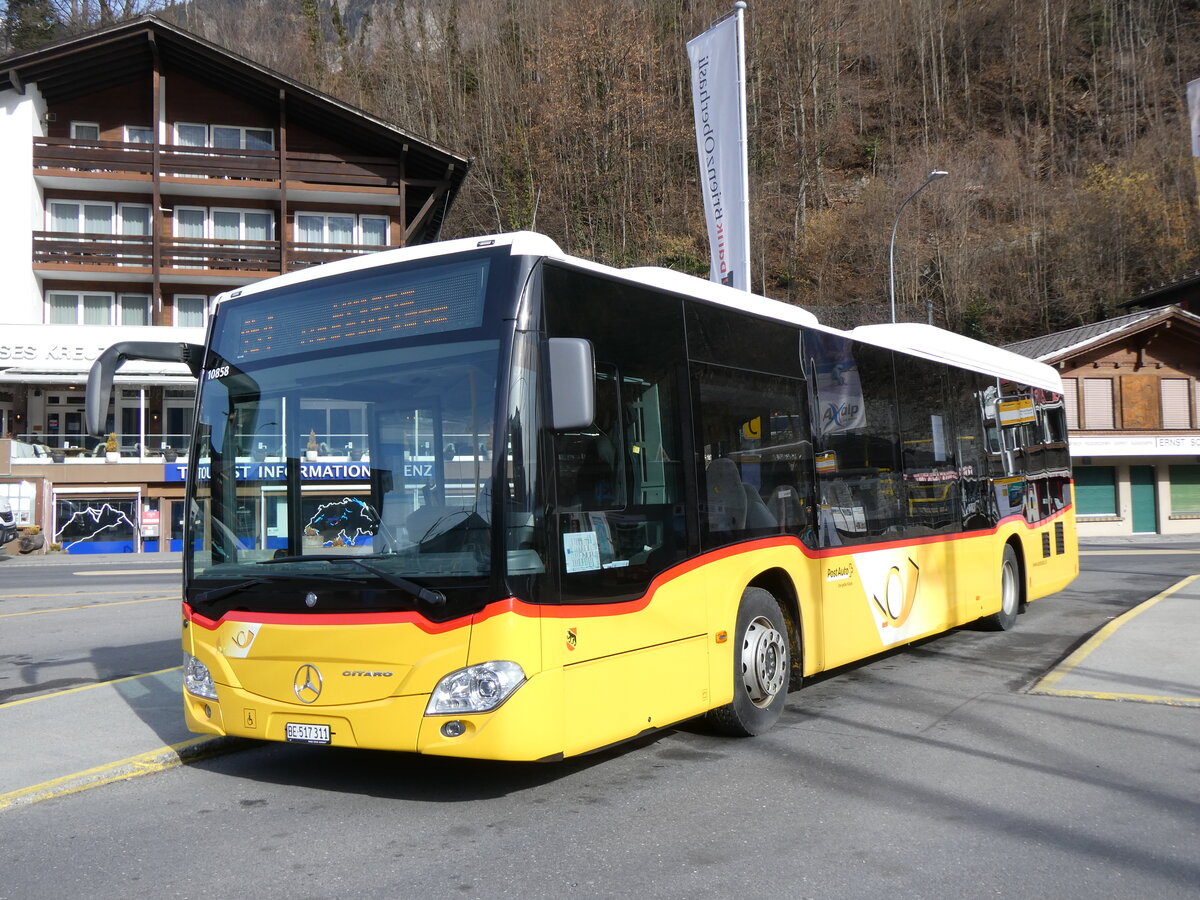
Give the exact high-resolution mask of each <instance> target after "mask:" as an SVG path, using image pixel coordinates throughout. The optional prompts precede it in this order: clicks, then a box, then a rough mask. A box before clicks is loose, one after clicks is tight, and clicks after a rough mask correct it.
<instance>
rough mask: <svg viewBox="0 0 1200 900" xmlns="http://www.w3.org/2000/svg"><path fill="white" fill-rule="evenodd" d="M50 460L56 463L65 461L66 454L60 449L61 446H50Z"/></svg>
mask: <svg viewBox="0 0 1200 900" xmlns="http://www.w3.org/2000/svg"><path fill="white" fill-rule="evenodd" d="M50 461H51V462H56V463H60V462H66V461H67V454H66V453H65V452H64V451H63V450H62V448H61V447H51V448H50Z"/></svg>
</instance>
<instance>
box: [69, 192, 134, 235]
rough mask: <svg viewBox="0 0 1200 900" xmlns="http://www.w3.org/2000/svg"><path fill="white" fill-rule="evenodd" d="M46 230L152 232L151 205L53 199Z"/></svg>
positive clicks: (132, 233)
mask: <svg viewBox="0 0 1200 900" xmlns="http://www.w3.org/2000/svg"><path fill="white" fill-rule="evenodd" d="M46 206H47V209H46V229H47V230H48V231H56V232H60V233H65V234H124V235H139V236H146V235H149V234H150V207H149V205H147V204H144V203H121V204H117V205H114V204H112V203H103V202H101V203H96V202H90V201H88V202H85V201H82V200H51V201H50V202H49V203H48V204H47V205H46Z"/></svg>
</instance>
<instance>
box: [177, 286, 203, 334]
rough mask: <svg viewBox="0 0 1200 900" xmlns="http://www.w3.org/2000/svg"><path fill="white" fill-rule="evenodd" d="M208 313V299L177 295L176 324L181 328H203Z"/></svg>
mask: <svg viewBox="0 0 1200 900" xmlns="http://www.w3.org/2000/svg"><path fill="white" fill-rule="evenodd" d="M207 312H208V298H207V297H201V296H193V295H190V294H176V295H175V315H174V317H173V319H174V324H175V325H178V326H179V327H180V328H203V327H204V325H205V322H206V316H207Z"/></svg>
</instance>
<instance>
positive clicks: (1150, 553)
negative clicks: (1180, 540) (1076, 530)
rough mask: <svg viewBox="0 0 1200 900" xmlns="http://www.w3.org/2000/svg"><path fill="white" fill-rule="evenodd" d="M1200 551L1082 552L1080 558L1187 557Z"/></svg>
mask: <svg viewBox="0 0 1200 900" xmlns="http://www.w3.org/2000/svg"><path fill="white" fill-rule="evenodd" d="M1197 553H1200V550H1080V551H1079V555H1080V556H1187V555H1189V554H1190V555H1195V554H1197Z"/></svg>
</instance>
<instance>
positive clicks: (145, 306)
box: [46, 291, 150, 325]
mask: <svg viewBox="0 0 1200 900" xmlns="http://www.w3.org/2000/svg"><path fill="white" fill-rule="evenodd" d="M46 323H47V324H49V325H149V324H150V297H149V295H148V294H120V295H117V296H116V297H115V298H114V296H113V295H112V294H100V293H85V292H78V293H76V292H73V291H51V292H50V293H49V294H47V295H46Z"/></svg>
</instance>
